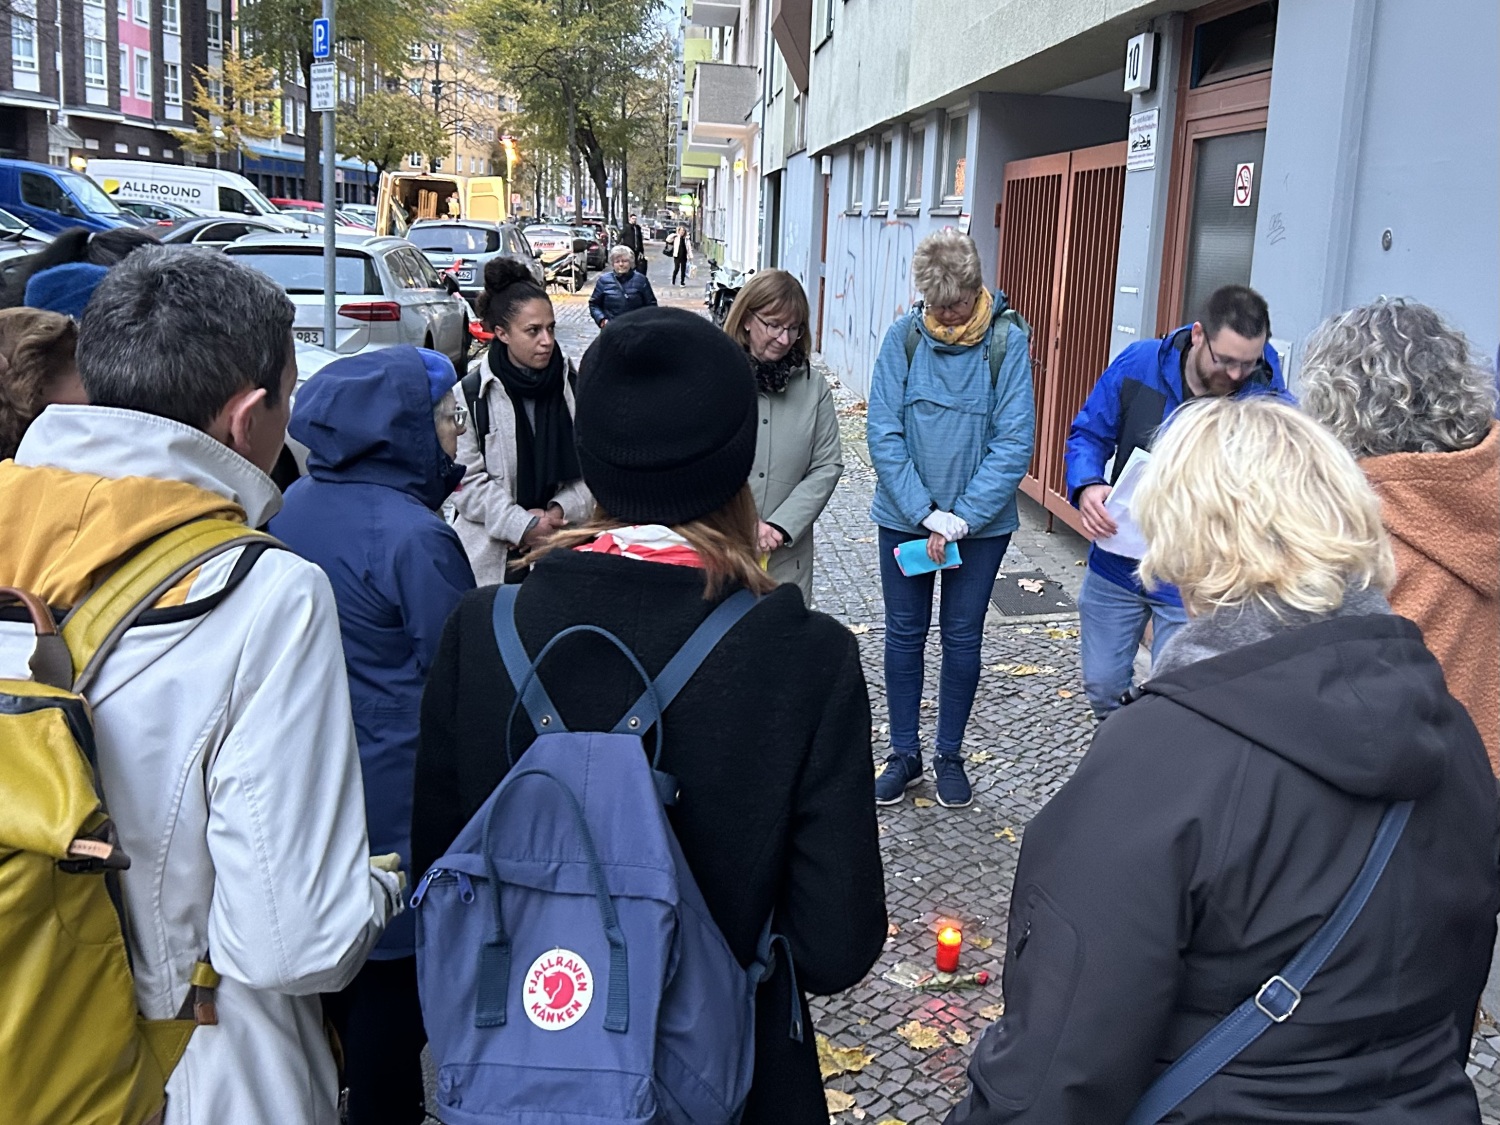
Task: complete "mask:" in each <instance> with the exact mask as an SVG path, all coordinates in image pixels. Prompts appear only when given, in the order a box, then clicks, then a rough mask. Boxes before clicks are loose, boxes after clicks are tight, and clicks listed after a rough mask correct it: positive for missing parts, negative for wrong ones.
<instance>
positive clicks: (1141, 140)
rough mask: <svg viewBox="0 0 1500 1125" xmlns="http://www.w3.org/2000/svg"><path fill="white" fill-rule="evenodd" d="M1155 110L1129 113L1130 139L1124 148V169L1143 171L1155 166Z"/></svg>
mask: <svg viewBox="0 0 1500 1125" xmlns="http://www.w3.org/2000/svg"><path fill="white" fill-rule="evenodd" d="M1157 112H1158V111H1157V110H1154V109H1148V110H1146V111H1145V112H1143V113H1132V114H1131V115H1130V141H1129V147H1128V148H1126V150H1125V169H1126V171H1129V172H1144V171H1146V170H1147V169H1149V168H1155V167H1156V121H1157Z"/></svg>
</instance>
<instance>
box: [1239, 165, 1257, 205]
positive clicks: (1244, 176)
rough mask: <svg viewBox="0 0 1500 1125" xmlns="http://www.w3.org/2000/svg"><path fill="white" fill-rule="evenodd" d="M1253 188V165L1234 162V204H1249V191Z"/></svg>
mask: <svg viewBox="0 0 1500 1125" xmlns="http://www.w3.org/2000/svg"><path fill="white" fill-rule="evenodd" d="M1254 189H1255V165H1254V164H1236V165H1235V168H1234V205H1235V206H1236V207H1249V206H1250V193H1251V192H1252V191H1253V190H1254Z"/></svg>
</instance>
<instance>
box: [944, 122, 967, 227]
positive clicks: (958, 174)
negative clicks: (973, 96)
mask: <svg viewBox="0 0 1500 1125" xmlns="http://www.w3.org/2000/svg"><path fill="white" fill-rule="evenodd" d="M968 155H969V114H968V112H967V111H965V112H963V113H951V114H949V115H948V118H947V121H946V122H945V127H944V129H943V196H942V202H943V203H948V204H955V203H961V202H962V201H963V198H964V179H965V176H964V173H965V171H966V168H967V164H968Z"/></svg>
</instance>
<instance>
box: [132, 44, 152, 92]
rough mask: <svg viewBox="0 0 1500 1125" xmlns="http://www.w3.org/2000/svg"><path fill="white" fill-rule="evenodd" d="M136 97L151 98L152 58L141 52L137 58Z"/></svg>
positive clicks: (137, 54)
mask: <svg viewBox="0 0 1500 1125" xmlns="http://www.w3.org/2000/svg"><path fill="white" fill-rule="evenodd" d="M135 96H136V97H138V98H149V97H150V96H151V56H150V55H143V54H141V53H139V52H137V53H136V56H135Z"/></svg>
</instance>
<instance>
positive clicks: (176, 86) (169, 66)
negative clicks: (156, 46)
mask: <svg viewBox="0 0 1500 1125" xmlns="http://www.w3.org/2000/svg"><path fill="white" fill-rule="evenodd" d="M161 98H162V101H164V102H165V103H166V104H167V105H181V104H182V64H181V63H172V62H169V63H163V64H162V68H161Z"/></svg>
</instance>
